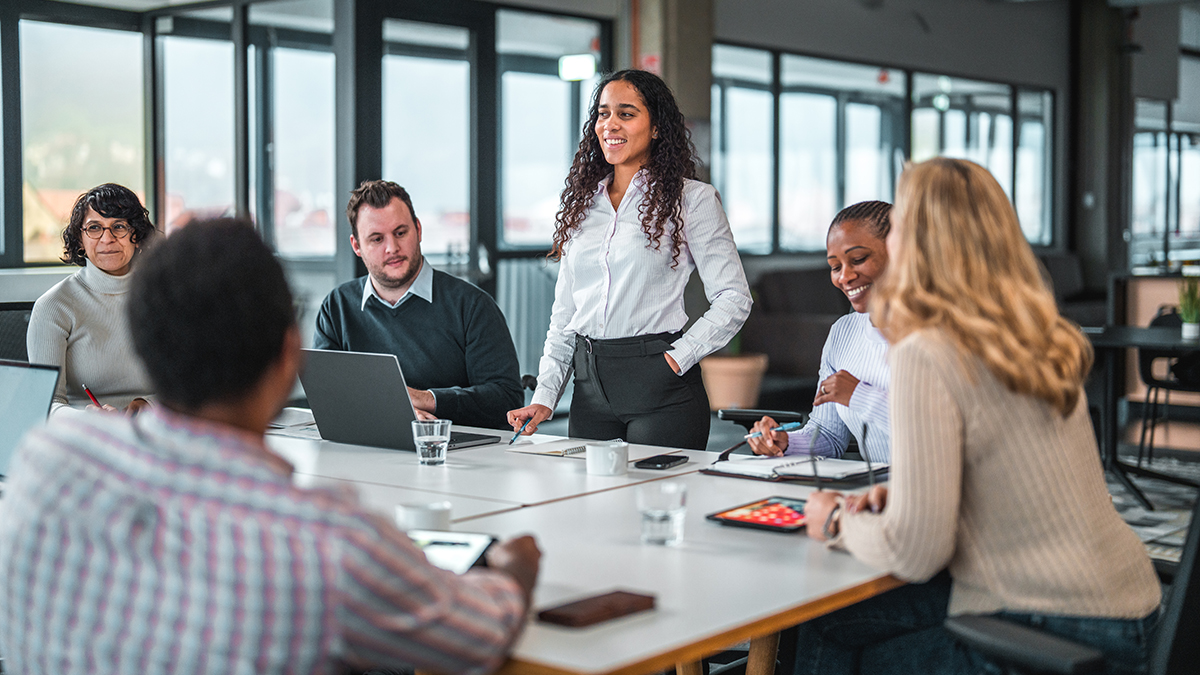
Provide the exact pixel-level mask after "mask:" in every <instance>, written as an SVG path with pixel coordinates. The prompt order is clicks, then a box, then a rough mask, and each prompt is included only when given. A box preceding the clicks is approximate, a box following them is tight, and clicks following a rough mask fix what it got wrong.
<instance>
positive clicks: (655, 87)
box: [550, 70, 696, 268]
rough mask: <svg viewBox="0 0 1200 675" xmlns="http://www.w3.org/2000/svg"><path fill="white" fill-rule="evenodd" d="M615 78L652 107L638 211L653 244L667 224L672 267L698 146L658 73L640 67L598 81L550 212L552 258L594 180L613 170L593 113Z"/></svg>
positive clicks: (575, 224)
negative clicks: (556, 207)
mask: <svg viewBox="0 0 1200 675" xmlns="http://www.w3.org/2000/svg"><path fill="white" fill-rule="evenodd" d="M618 80H619V81H622V82H628V83H629V84H630V85H632V86H633V88H634V89H636V90H637V92H638V94H639V95H641V97H642V102H643V103H645V105H646V110H647V111H648V112H649V113H650V124H651V126H652V127H654V128H655V129H656V130H657V132H658V137H657V138H654V139H652V140H651V141H650V159H649V161H648V162H646V165H645V167H643V168H644V169H645V170H646V173H647V174H649V176H648V177H649V180H648V188H647V190H646V195H645V197H643V198H642V203H641V204H639V205H638V213H639V214H640V215H641V221H642V231H643V232H645V233H646V239H648V240H649V242H650V244H651V245H652V246H654V248H655V250H658V248H659V247H660V246H661V245H662V238H663V235H665V234H668V230H669V236H670V238H671V267H672V268H674V267H676V266H678V265H679V251H680V250H681V248H682V245H683V243H684V240H683V181H684V179H686V178H695V177H696V148H695V146H693V145H692V138H691V133H690V132H689V131H688V129H687V127H686V126H685V125H684V121H683V113H681V112H679V106H678V105H677V104H676V103H675V96H674V94H672V93H671V89H670V87H668V86H667V83H666V82H663V81H662V79H661V78H659V77H658V76H657V75H655V74H653V73H649V72H646V71H644V70H621V71H618V72H615V73H612V74H610V75H608V76H606V77H605V78H604V79H602V80H600V83H599V84H597V85H596V90H595V92H594V93H593V94H592V105H591V108H590V109H589V112H588V120H587V123H586V124H584V126H583V140H581V141H579V151H578V152H576V153H575V161H574V163H572V164H571V173H570V174H568V175H567V180H566V188H564V189H563V192H562V206H561V207H560V208H559V211H558V214H557V215H556V216H555V218H554V220H555V229H554V249H553V250H552V251H551V252H550V258H551V259H552V260H558V259H559V258H561V257H562V254H563V248H564V247H565V246H566V244H567V240H568V239H570V238H571V233H572V232H574V231H575V230H577V229H579V225H580V223H582V222H583V219H584V217H585V216H586V215H587V212H588V209H590V208H591V205H592V199H593V196H594V195H595V193H596V185H597V184H598V183H599V182H600V181H601V180H602V179H603V178H604V177H605V176H607V175H608V174H610V173H612V170H613V169H612V165H611V164H609V163H608V162H607V161H606V160H605V159H604V152H603V150H602V149H601V148H600V139H599V138H598V137H597V136H596V119H597V118H598V116H599V114H600V111H599V109H600V94H601V93H602V92H603V91H604V88H605V87H607V86H608V85H609V84H610V83H612V82H616V81H618ZM668 220H669V221H670V223H671V225H670V226H668V225H667V221H668Z"/></svg>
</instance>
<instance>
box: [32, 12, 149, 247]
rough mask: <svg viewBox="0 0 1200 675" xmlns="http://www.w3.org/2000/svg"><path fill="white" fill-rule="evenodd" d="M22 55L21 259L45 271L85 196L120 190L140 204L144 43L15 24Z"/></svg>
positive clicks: (100, 32)
mask: <svg viewBox="0 0 1200 675" xmlns="http://www.w3.org/2000/svg"><path fill="white" fill-rule="evenodd" d="M20 47H21V129H22V144H21V146H22V147H21V149H22V156H23V160H24V161H23V166H22V186H23V187H22V193H23V195H22V197H23V200H22V201H23V220H24V222H23V237H22V239H23V243H24V260H25V262H53V261H57V260H58V259H59V257H60V256H62V253H63V251H62V247H63V244H62V237H61V234H62V230H63V228H64V227H65V226H66V224H67V221H68V219H69V218H70V214H71V207H72V206H73V205H74V203H75V200H76V198H78V197H79V195H80V194H81V193H83V192H84V191H85V190H88V189H89V188H92V187H94V186H96V185H99V184H101V183H120V184H122V185H125V186H126V187H128V188H129V189H131V190H133V191H134V192H136V193H137V194H138V196H139V197H141V198H142V200H143V201H145V197H146V178H145V142H144V140H143V139H144V136H143V133H144V131H143V129H144V126H143V119H142V118H143V112H142V111H143V97H142V40H141V35H140V34H138V33H133V32H128V31H115V30H104V29H99V28H79V27H74V26H64V25H59V24H52V23H41V22H37V21H22V22H21V23H20ZM97 73H103V77H97Z"/></svg>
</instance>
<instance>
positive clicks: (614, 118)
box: [596, 80, 655, 171]
mask: <svg viewBox="0 0 1200 675" xmlns="http://www.w3.org/2000/svg"><path fill="white" fill-rule="evenodd" d="M654 133H655V128H654V125H653V124H652V123H651V120H650V112H649V111H648V110H647V109H646V102H645V101H643V100H642V95H641V94H639V93H638V90H637V89H636V88H635V87H634V86H633V85H632V84H630V83H628V82H626V81H624V80H615V81H613V82H609V83H608V85H607V86H605V87H604V91H602V92H600V105H599V106H598V107H597V117H596V137H597V138H598V139H599V140H600V148H601V149H602V150H603V152H604V159H605V160H606V161H607V162H608V163H609V164H611V165H613V166H614V167H621V168H624V169H633V170H634V171H637V170H638V169H641V168H642V166H643V165H645V164H646V162H647V161H649V160H650V141H651V140H652V139H653V137H654Z"/></svg>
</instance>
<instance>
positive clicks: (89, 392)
mask: <svg viewBox="0 0 1200 675" xmlns="http://www.w3.org/2000/svg"><path fill="white" fill-rule="evenodd" d="M79 386H81V387H83V393H85V394H87V395H88V398H90V399H92V403H94V404H96V407H97V408H103V407H104V406H102V405H100V401H97V400H96V395H95V394H93V393H92V390H91V389H88V388H87V385H86V384H80V385H79Z"/></svg>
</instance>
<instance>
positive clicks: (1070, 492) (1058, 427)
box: [837, 330, 1160, 619]
mask: <svg viewBox="0 0 1200 675" xmlns="http://www.w3.org/2000/svg"><path fill="white" fill-rule="evenodd" d="M889 358H890V363H891V369H892V389H891V422H892V466H891V477H890V485H889V491H888V503H887V507H886V508H885V509H884V511H883V513H880V514H870V513H859V514H854V515H846V516H845V517H843V518H842V521H841V535H840V537H839V541H838V542H837V543H838V545H842V546H845V548H847V549H848V550H849V551H850V552H851V553H852V554H854V556H855V557H856V558H859V559H860V560H863V561H864V562H866V563H868V564H870V565H872V566H874V567H876V568H878V569H881V570H886V571H889V572H891V573H892V574H894V575H895V576H897V577H899V578H901V579H905V580H908V581H924V580H927V579H929V578H930V577H932V576H933V575H934V574H936V573H937V572H938V571H939V570H941V569H943V568H945V567H947V566H948V567H949V569H950V574H951V576H952V577H953V579H954V587H953V591H952V593H951V597H950V607H949V613H950V614H952V615H954V614H963V613H990V612H996V611H1000V610H1011V611H1019V612H1036V613H1045V614H1058V615H1067V616H1088V617H1111V618H1128V619H1134V618H1141V617H1144V616H1146V615H1147V614H1149V613H1150V612H1151V611H1153V610H1154V609H1155V608H1156V607H1158V604H1159V600H1160V589H1159V585H1158V580H1157V578H1156V576H1155V573H1154V569H1153V567H1152V566H1151V563H1150V560H1149V558H1148V557H1147V554H1146V552H1145V550H1144V548H1143V547H1142V544H1141V542H1139V541H1138V538H1137V536H1136V535H1135V534H1134V533H1133V531H1132V530H1130V528H1129V527H1128V526H1127V525H1126V524H1125V523H1124V521H1122V520H1121V518H1120V516H1119V515H1118V514H1117V512H1116V510H1115V509H1114V508H1113V505H1112V501H1111V499H1110V498H1109V495H1108V491H1107V488H1106V486H1105V483H1104V473H1103V469H1102V468H1101V463H1100V457H1099V455H1098V453H1097V449H1096V440H1095V436H1094V434H1093V432H1092V425H1091V422H1090V420H1089V417H1088V412H1087V401H1086V397H1085V396H1083V395H1082V394H1081V395H1080V401H1079V404H1078V405H1077V406H1076V408H1075V410H1074V412H1072V413H1071V414H1070V415H1069V416H1067V417H1066V418H1063V417H1062V415H1060V414H1058V413H1057V412H1056V411H1054V410H1053V409H1051V408H1050V406H1048V405H1047V404H1046V403H1045V402H1043V401H1041V400H1039V399H1035V398H1033V397H1030V396H1024V395H1018V394H1015V393H1013V392H1011V391H1009V390H1008V389H1006V388H1005V387H1004V386H1003V385H1002V384H1000V383H999V382H998V381H997V380H996V379H995V378H994V377H993V376H992V374H991V373H990V372H988V371H987V370H986V369H985V368H984V367H983V365H982V363H981V362H980V361H978V360H976V359H974V358H969V359H966V360H964V359H961V358H959V356H958V352H957V351H956V349H955V347H954V346H952V345H951V344H950V343H949V342H947V341H946V340H945V338H943V337H942V336H941V335H940V334H939V333H937V332H936V331H930V330H926V331H920V332H917V333H914V334H912V335H909V336H908V337H907V338H905V339H904V340H901V341H900V342H899V343H897V344H896V345H894V346H893V347H892V349H891V353H890V357H889ZM968 371H969V372H968Z"/></svg>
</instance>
